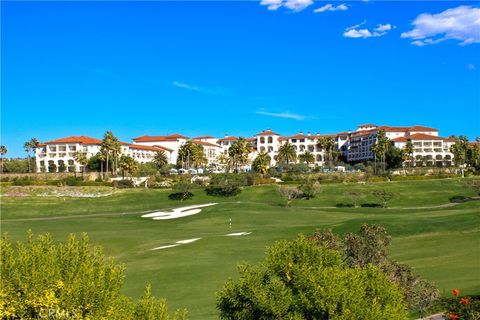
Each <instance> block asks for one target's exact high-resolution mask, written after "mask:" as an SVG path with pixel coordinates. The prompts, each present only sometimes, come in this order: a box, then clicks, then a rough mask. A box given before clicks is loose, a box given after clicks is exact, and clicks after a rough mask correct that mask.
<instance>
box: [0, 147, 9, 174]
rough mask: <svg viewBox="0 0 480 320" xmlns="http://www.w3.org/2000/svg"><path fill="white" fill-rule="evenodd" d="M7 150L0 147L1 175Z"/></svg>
mask: <svg viewBox="0 0 480 320" xmlns="http://www.w3.org/2000/svg"><path fill="white" fill-rule="evenodd" d="M7 152H8V150H7V147H5V146H3V145H2V146H0V168H1V169H0V172H1V173H3V157H4V156H5V155H6V154H7Z"/></svg>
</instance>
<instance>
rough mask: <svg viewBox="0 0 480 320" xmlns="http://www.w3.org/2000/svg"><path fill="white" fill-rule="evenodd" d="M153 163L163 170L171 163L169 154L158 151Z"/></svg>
mask: <svg viewBox="0 0 480 320" xmlns="http://www.w3.org/2000/svg"><path fill="white" fill-rule="evenodd" d="M152 162H153V164H154V165H155V167H156V168H157V169H158V170H161V169H162V168H164V167H165V166H167V165H168V163H169V161H168V157H167V154H166V153H165V151H163V150H160V151H157V152H156V153H155V156H154V157H153V161H152Z"/></svg>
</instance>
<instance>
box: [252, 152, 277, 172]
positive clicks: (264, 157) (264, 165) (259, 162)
mask: <svg viewBox="0 0 480 320" xmlns="http://www.w3.org/2000/svg"><path fill="white" fill-rule="evenodd" d="M271 160H272V158H271V157H270V156H269V155H268V153H265V152H261V153H259V154H258V156H257V157H256V158H255V159H254V160H253V162H252V169H253V171H255V172H258V173H260V174H261V175H262V176H263V175H265V174H266V173H267V172H268V169H269V168H270V161H271Z"/></svg>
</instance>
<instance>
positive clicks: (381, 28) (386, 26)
mask: <svg viewBox="0 0 480 320" xmlns="http://www.w3.org/2000/svg"><path fill="white" fill-rule="evenodd" d="M388 30H392V25H391V24H389V23H387V24H379V25H377V27H376V28H375V31H377V32H384V31H388Z"/></svg>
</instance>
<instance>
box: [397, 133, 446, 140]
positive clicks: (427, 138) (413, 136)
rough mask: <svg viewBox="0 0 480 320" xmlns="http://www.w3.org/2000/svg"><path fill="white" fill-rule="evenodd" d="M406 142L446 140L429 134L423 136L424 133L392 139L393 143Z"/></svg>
mask: <svg viewBox="0 0 480 320" xmlns="http://www.w3.org/2000/svg"><path fill="white" fill-rule="evenodd" d="M408 140H412V141H414V140H446V138H442V137H437V136H432V135H430V134H424V133H415V134H412V135H409V136H405V137H398V138H395V139H392V141H393V142H406V141H408Z"/></svg>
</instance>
